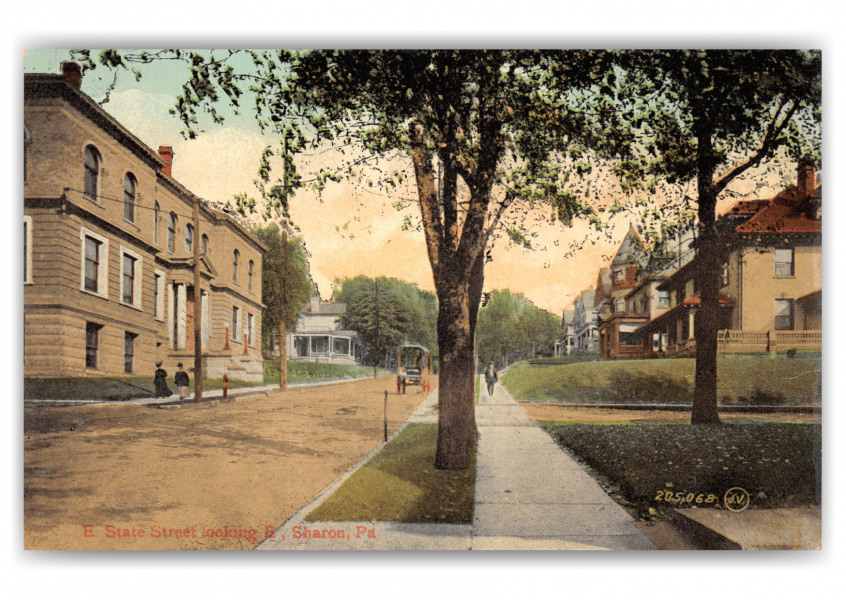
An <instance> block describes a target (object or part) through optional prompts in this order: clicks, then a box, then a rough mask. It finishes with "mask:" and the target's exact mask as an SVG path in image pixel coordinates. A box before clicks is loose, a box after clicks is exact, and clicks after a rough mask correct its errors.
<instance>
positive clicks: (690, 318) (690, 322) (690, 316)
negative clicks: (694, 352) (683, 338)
mask: <svg viewBox="0 0 846 600" xmlns="http://www.w3.org/2000/svg"><path fill="white" fill-rule="evenodd" d="M687 318H688V332H687V339H689V340H692V339H693V338H695V337H696V332H695V331H694V330H693V323H694V321H695V319H696V309H691V310H690V312H689V313H688V315H687Z"/></svg>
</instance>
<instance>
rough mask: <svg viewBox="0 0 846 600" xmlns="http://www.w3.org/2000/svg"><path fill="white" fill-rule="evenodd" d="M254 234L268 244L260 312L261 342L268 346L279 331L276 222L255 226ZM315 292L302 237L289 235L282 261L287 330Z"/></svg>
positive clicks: (279, 264)
mask: <svg viewBox="0 0 846 600" xmlns="http://www.w3.org/2000/svg"><path fill="white" fill-rule="evenodd" d="M253 233H254V234H255V235H256V237H257V238H258V239H259V240H260V241H261V242H262V243H263V244H264V245H265V246H267V252H265V253H264V256H263V257H262V265H261V266H262V268H261V301H262V302H263V303H264V305H265V309H264V310H263V311H262V315H261V332H262V334H261V337H262V344H263V345H264V347H266V348H268V347H270V346H271V340H272V336H273V334H275V333H278V332H279V319H280V316H281V310H280V303H279V302H280V293H279V292H280V287H281V282H280V278H279V271H280V269H281V268H282V233H281V231H280V229H279V226H278V225H277V224H276V223H270V224H269V225H267V226H265V227H256V228H254V229H253ZM316 293H317V287H316V286H315V285H314V282H313V281H312V280H311V275H310V274H309V270H308V262H307V261H306V257H305V252H304V251H303V244H302V240H301V239H300V238H297V237H289V238H288V253H287V255H286V261H285V329H286V330H287V331H293V330H294V328H295V326H296V324H297V319H298V318H299V316H300V310H302V308H303V307H304V306H305V305H306V304H308V302H309V299H310V298H311V296H313V295H314V294H316Z"/></svg>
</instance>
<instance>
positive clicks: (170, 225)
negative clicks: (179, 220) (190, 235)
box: [167, 213, 176, 254]
mask: <svg viewBox="0 0 846 600" xmlns="http://www.w3.org/2000/svg"><path fill="white" fill-rule="evenodd" d="M175 243H176V215H175V214H173V213H170V214H169V215H168V216H167V251H168V252H170V253H171V254H173V247H174V245H175Z"/></svg>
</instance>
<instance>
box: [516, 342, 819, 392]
mask: <svg viewBox="0 0 846 600" xmlns="http://www.w3.org/2000/svg"><path fill="white" fill-rule="evenodd" d="M694 366H695V360H694V359H692V358H666V359H651V360H650V359H643V360H614V361H610V360H609V361H604V360H603V361H593V362H582V363H573V364H565V365H543V364H534V365H531V364H526V365H518V366H516V367H514V368H513V369H511V370H510V371H509V372H508V373H506V374H505V376H504V377H503V378H502V380H503V384H504V385H505V386H506V387H507V388H508V390H509V391H510V392H511V393H512V394H513V395H514V397H515V398H516V399H517V400H519V401H523V402H561V403H603V404H604V403H623V402H643V403H653V402H656V403H678V404H689V403H691V402H692V401H693V381H694ZM821 372H822V363H821V360H820V354H819V353H809V354H800V355H798V356H796V357H794V358H787V357H786V356H784V355H780V356H777V357H770V356H769V355H721V356H719V357H718V359H717V396H718V398H719V400H720V402H721V403H722V404H762V405H770V404H819V402H820V397H819V389H820V380H821Z"/></svg>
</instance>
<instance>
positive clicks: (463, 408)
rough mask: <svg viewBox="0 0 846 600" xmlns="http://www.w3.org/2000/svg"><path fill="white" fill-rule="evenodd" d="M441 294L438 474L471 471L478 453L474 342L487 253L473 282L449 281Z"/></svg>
mask: <svg viewBox="0 0 846 600" xmlns="http://www.w3.org/2000/svg"><path fill="white" fill-rule="evenodd" d="M441 283H442V285H441V286H440V289H441V290H443V291H442V292H441V293H439V294H438V302H439V310H438V348H439V351H440V357H441V365H440V378H439V382H440V383H439V389H438V449H437V453H436V455H435V468H437V469H466V468H467V466H468V465H469V464H470V461H471V460H472V457H473V453H474V452H475V450H476V407H475V403H474V399H475V380H474V378H475V375H476V369H475V352H474V348H475V337H476V320H477V317H478V312H479V303H480V301H481V290H482V286H483V284H484V254H482V253H479V256H478V258H477V259H476V261H474V264H473V274H472V276H471V277H470V281H469V282H467V283H462V282H459V281H455V280H453V279H452V278H450V277H447V280H446V281H443V282H441Z"/></svg>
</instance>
